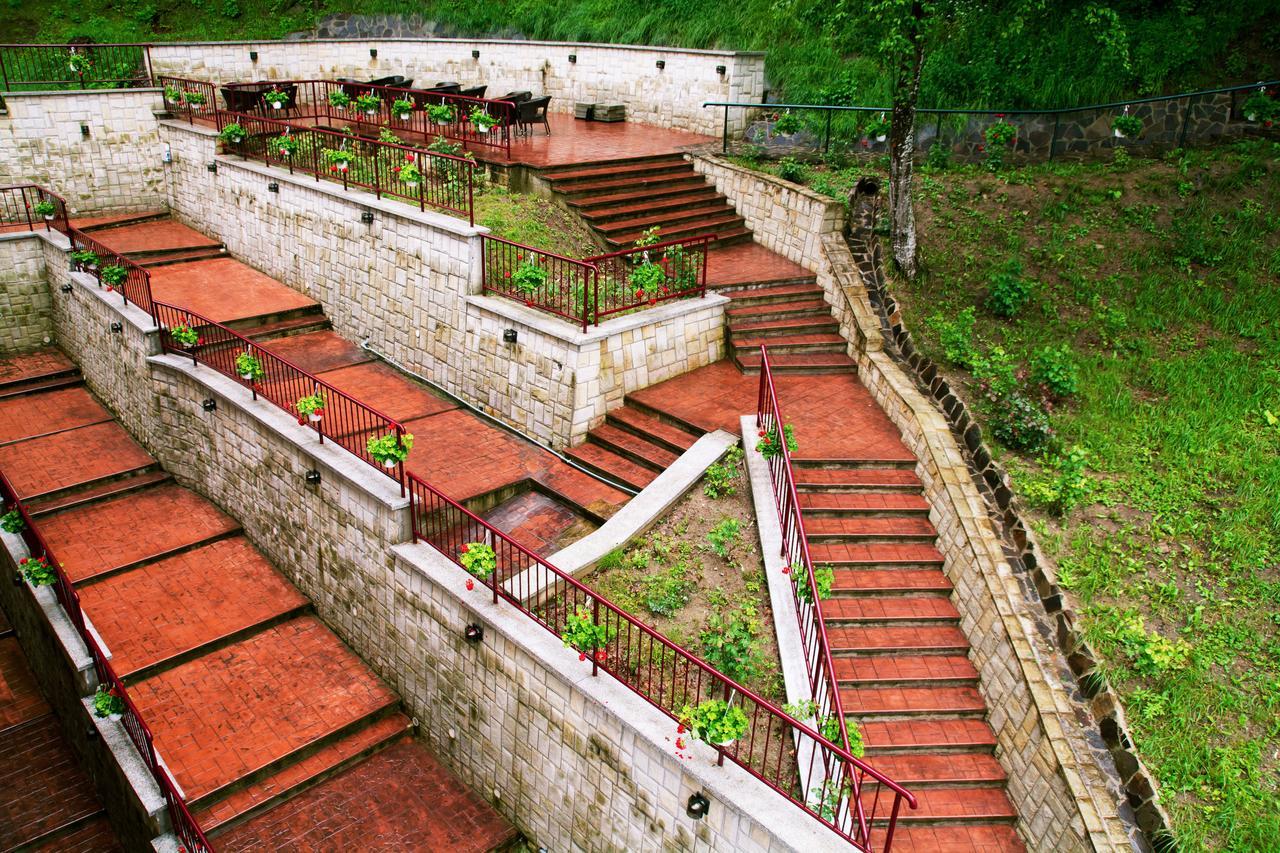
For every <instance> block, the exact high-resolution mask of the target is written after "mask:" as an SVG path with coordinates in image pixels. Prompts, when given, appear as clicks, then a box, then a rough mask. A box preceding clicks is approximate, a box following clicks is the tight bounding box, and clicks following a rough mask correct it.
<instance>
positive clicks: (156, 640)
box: [79, 536, 307, 677]
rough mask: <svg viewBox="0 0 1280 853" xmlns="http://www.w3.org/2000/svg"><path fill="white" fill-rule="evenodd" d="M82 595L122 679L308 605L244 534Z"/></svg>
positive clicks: (92, 587)
mask: <svg viewBox="0 0 1280 853" xmlns="http://www.w3.org/2000/svg"><path fill="white" fill-rule="evenodd" d="M79 593H80V601H81V603H82V605H83V607H84V609H85V612H86V613H88V614H89V618H90V619H91V620H93V624H94V627H95V628H97V629H98V632H99V633H100V634H101V635H102V639H103V640H104V641H105V642H106V644H107V648H108V649H110V650H111V655H112V661H111V662H112V666H114V667H115V670H116V672H117V673H119V674H120V676H121V677H127V676H129V675H130V674H132V673H134V672H137V671H138V670H141V669H145V668H147V667H150V666H152V665H154V664H156V663H159V662H161V661H165V660H168V659H170V658H173V657H174V656H176V655H181V654H185V653H188V652H191V651H192V650H194V649H198V648H200V647H201V646H204V645H206V644H209V643H213V642H216V641H218V640H220V639H222V638H225V637H229V636H231V635H233V634H235V633H237V632H239V631H243V630H244V629H246V628H249V627H252V626H254V625H259V624H262V623H264V622H267V621H269V620H271V619H275V618H277V617H280V616H283V615H284V614H286V613H290V612H292V611H295V610H298V609H299V608H302V607H305V606H306V605H307V599H306V597H305V596H303V595H302V594H301V593H300V592H298V591H297V590H296V589H295V588H294V587H293V585H292V584H290V583H289V582H288V581H287V580H285V579H284V576H283V575H281V574H280V573H279V572H277V571H276V570H275V569H274V568H273V567H272V565H271V564H270V563H269V562H267V560H266V559H265V558H264V557H263V556H262V555H261V554H260V553H258V551H257V550H256V549H255V548H254V547H253V546H252V545H251V544H249V541H248V540H247V539H245V538H244V537H243V536H236V537H233V538H231V539H222V540H219V541H217V542H213V543H211V544H209V545H205V546H203V547H201V548H195V549H192V550H190V551H185V552H183V553H182V554H179V555H177V556H175V557H170V558H168V559H166V560H160V561H158V562H155V563H151V564H149V565H146V566H142V567H139V568H136V569H130V570H129V571H127V572H123V573H121V574H118V575H114V576H112V577H109V578H105V579H104V580H102V581H99V582H98V583H94V584H89V585H87V586H82V587H80V589H79Z"/></svg>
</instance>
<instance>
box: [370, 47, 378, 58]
mask: <svg viewBox="0 0 1280 853" xmlns="http://www.w3.org/2000/svg"><path fill="white" fill-rule="evenodd" d="M369 58H370V59H377V58H378V49H377V48H376V47H371V48H369Z"/></svg>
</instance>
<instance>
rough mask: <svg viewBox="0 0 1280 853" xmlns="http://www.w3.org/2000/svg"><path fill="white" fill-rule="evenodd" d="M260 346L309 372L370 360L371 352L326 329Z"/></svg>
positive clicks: (335, 368)
mask: <svg viewBox="0 0 1280 853" xmlns="http://www.w3.org/2000/svg"><path fill="white" fill-rule="evenodd" d="M262 348H263V349H265V350H266V351H267V352H270V353H274V354H275V355H277V356H279V357H280V358H283V359H284V360H286V361H288V362H290V363H292V364H293V365H294V366H296V367H297V368H298V369H300V370H305V371H306V372H307V373H312V374H320V373H324V372H326V371H329V370H337V369H339V368H342V367H350V366H352V365H354V364H364V363H366V362H370V361H373V360H374V358H373V356H372V355H370V354H369V353H367V352H365V351H364V350H362V349H360V347H358V346H356V345H355V344H353V343H352V342H351V341H349V340H347V339H346V338H344V337H342V335H339V334H338V333H337V332H329V331H325V332H308V333H307V334H305V335H290V336H289V337H287V338H277V339H275V340H273V341H267V342H265V343H263V344H262Z"/></svg>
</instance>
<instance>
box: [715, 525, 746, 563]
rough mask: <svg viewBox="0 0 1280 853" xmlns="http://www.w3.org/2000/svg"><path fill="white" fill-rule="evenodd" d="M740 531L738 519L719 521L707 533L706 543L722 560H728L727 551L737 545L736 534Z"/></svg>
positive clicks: (740, 526)
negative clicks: (709, 544)
mask: <svg viewBox="0 0 1280 853" xmlns="http://www.w3.org/2000/svg"><path fill="white" fill-rule="evenodd" d="M741 529H742V523H741V522H740V521H738V519H736V518H724V519H721V520H720V521H719V522H718V523H717V524H716V526H715V527H712V528H711V530H710V532H708V533H707V541H708V542H709V543H711V550H712V551H714V552H715V553H716V555H717V556H719V557H720V558H721V559H722V560H727V559H729V551H730V550H731V549H732V548H733V546H734V545H736V544H737V543H738V533H739V531H740V530H741Z"/></svg>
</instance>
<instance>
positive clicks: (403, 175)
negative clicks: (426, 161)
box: [391, 154, 422, 187]
mask: <svg viewBox="0 0 1280 853" xmlns="http://www.w3.org/2000/svg"><path fill="white" fill-rule="evenodd" d="M404 159H405V162H404V165H403V166H392V167H391V171H392V172H395V174H396V176H397V177H399V178H400V182H401V183H403V184H405V185H406V186H410V187H416V186H417V185H418V183H419V182H420V181H421V180H422V172H421V171H419V169H418V164H417V163H415V162H414V161H413V155H412V154H406V155H405V158H404Z"/></svg>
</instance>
